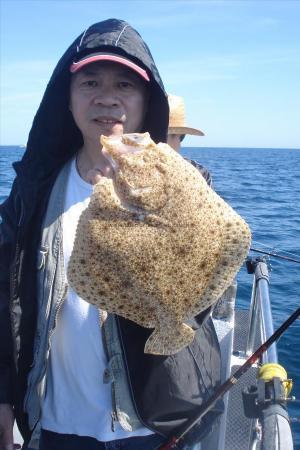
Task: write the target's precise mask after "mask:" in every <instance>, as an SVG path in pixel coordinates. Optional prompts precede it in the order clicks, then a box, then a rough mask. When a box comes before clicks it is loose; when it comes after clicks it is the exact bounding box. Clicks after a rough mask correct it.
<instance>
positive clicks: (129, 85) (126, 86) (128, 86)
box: [119, 81, 133, 89]
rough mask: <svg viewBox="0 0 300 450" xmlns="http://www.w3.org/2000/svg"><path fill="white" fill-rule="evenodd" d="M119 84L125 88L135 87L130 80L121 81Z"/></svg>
mask: <svg viewBox="0 0 300 450" xmlns="http://www.w3.org/2000/svg"><path fill="white" fill-rule="evenodd" d="M119 86H120V87H121V88H123V89H128V88H131V87H133V84H132V83H130V82H129V81H120V83H119Z"/></svg>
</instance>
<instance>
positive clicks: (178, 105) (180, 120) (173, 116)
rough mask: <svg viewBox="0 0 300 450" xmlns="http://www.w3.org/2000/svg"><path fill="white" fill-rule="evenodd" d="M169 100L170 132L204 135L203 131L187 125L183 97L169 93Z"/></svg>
mask: <svg viewBox="0 0 300 450" xmlns="http://www.w3.org/2000/svg"><path fill="white" fill-rule="evenodd" d="M168 101H169V108H170V113H169V129H168V133H169V134H180V135H181V134H192V135H196V136H204V133H203V131H201V130H197V129H196V128H191V127H187V126H186V125H185V110H184V100H183V97H178V96H177V95H171V94H169V95H168Z"/></svg>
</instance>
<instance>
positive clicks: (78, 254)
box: [68, 133, 251, 355]
mask: <svg viewBox="0 0 300 450" xmlns="http://www.w3.org/2000/svg"><path fill="white" fill-rule="evenodd" d="M101 143H102V145H103V147H104V150H103V153H104V154H105V155H106V156H107V158H108V159H109V160H110V161H111V162H112V164H113V167H114V169H115V170H114V176H113V178H112V179H108V178H102V179H101V180H100V182H99V183H97V184H96V185H95V186H94V191H93V194H92V196H91V200H90V203H89V206H88V208H87V209H86V210H85V211H84V212H83V213H82V215H81V217H80V219H79V223H78V226H77V231H76V237H75V243H74V248H73V252H72V255H71V258H70V262H69V266H68V280H69V283H70V284H71V286H72V287H73V288H74V289H75V290H76V291H77V293H78V294H79V295H80V296H81V297H82V298H83V299H85V300H86V301H88V302H90V303H91V304H94V305H96V306H98V307H99V308H101V309H103V310H106V311H107V312H109V313H115V314H118V315H120V316H123V317H125V318H127V319H130V320H132V321H134V322H136V323H138V324H139V325H141V326H143V327H148V328H154V331H153V333H152V334H151V335H150V337H149V339H148V341H147V342H146V345H145V352H147V353H152V354H161V355H169V354H174V353H176V352H178V351H180V350H181V349H182V348H183V347H185V346H187V345H189V344H190V343H191V342H192V341H193V338H194V331H193V330H192V329H191V328H190V327H189V326H188V325H187V324H186V323H185V322H186V321H187V320H188V319H190V318H192V317H194V316H195V315H196V314H198V313H200V312H201V311H203V310H204V309H206V308H207V307H209V306H210V305H212V304H213V303H215V302H216V301H217V300H218V298H219V297H220V296H221V295H222V293H223V292H224V291H225V289H226V288H227V287H228V286H229V285H230V284H231V282H232V280H233V279H234V277H235V275H236V273H237V271H238V270H239V268H240V266H241V264H242V263H243V261H244V259H245V257H246V255H247V253H248V251H249V247H250V240H251V232H250V229H249V227H248V225H247V224H246V222H245V221H244V220H243V219H242V218H241V217H240V216H239V215H238V214H237V213H236V212H235V211H234V210H233V209H232V208H231V207H230V206H229V205H228V204H227V203H226V202H225V201H224V200H223V199H222V198H221V197H219V196H218V195H217V194H216V193H215V192H214V191H213V190H212V189H211V188H210V187H209V186H208V185H207V183H206V181H205V180H204V178H203V177H202V175H201V174H200V173H199V172H198V170H197V169H196V168H195V167H193V166H192V165H191V164H190V163H189V162H187V161H185V160H184V159H183V158H182V157H181V156H180V155H179V154H178V153H176V152H175V151H174V150H173V149H171V148H170V147H169V146H168V145H167V144H162V143H160V144H155V143H154V142H153V141H152V140H151V138H150V136H149V134H148V133H145V134H133V135H123V136H121V137H118V138H115V137H114V138H108V137H105V136H102V137H101Z"/></svg>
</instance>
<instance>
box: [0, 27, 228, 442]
mask: <svg viewBox="0 0 300 450" xmlns="http://www.w3.org/2000/svg"><path fill="white" fill-rule="evenodd" d="M167 123H168V103H167V97H166V94H165V91H164V88H163V84H162V81H161V79H160V76H159V73H158V71H157V69H156V66H155V63H154V61H153V59H152V56H151V54H150V51H149V49H148V47H147V46H146V44H145V43H144V42H143V40H142V38H141V36H140V35H139V34H138V33H137V32H136V31H135V30H134V29H133V28H132V27H131V26H130V25H129V24H127V23H126V22H124V21H120V20H117V19H109V20H106V21H104V22H99V23H96V24H94V25H92V26H91V27H89V28H88V29H87V30H86V31H85V32H84V33H83V34H82V35H80V36H79V37H78V38H77V39H76V40H75V42H74V43H73V44H72V45H71V46H70V47H69V48H68V50H67V51H66V53H65V54H64V55H63V56H62V58H61V59H60V61H59V63H58V65H57V67H56V69H55V70H54V73H53V75H52V77H51V79H50V82H49V84H48V86H47V89H46V92H45V95H44V97H43V100H42V103H41V105H40V107H39V109H38V111H37V114H36V116H35V119H34V123H33V126H32V129H31V132H30V135H29V140H28V144H27V149H26V152H25V154H24V157H23V159H22V161H21V162H19V163H16V164H15V165H14V167H15V170H16V173H17V177H16V179H15V182H14V185H13V188H12V192H11V194H10V196H9V198H8V199H7V200H6V202H5V203H4V204H3V205H2V206H1V215H2V224H1V235H0V236H1V241H0V242H1V247H0V251H1V259H0V261H1V267H0V269H1V270H0V300H1V310H0V311H1V314H0V321H1V322H0V330H1V331H0V332H1V337H0V343H1V344H0V345H1V347H0V368H1V371H0V403H1V405H0V430H1V431H2V434H1V436H0V439H1V441H0V442H1V445H2V447H3V448H4V449H7V450H9V449H10V448H12V445H13V440H12V425H13V414H14V415H15V416H16V419H17V422H18V426H19V428H20V430H21V433H22V435H23V437H24V441H25V444H24V448H27V446H28V447H30V448H39V449H40V450H60V449H64V450H75V449H76V450H78V449H82V450H93V449H99V450H100V449H104V448H105V449H107V448H110V449H117V448H118V449H119V448H120V449H124V450H126V449H128V450H134V449H140V450H141V449H143V450H147V449H149V450H150V449H155V448H158V447H159V445H160V444H161V442H163V441H164V440H165V439H166V437H167V436H168V435H169V434H170V433H171V432H173V431H174V430H175V429H177V428H178V427H180V426H182V425H184V424H185V423H186V422H187V421H188V420H189V419H190V418H191V417H192V416H193V414H194V413H195V408H197V406H199V405H201V404H202V403H203V401H205V399H206V398H208V397H209V396H210V395H211V393H212V391H213V390H214V389H215V387H216V386H217V385H218V383H219V379H220V355H219V347H218V342H217V339H216V336H215V333H214V329H213V326H212V323H211V319H210V317H209V311H206V312H204V313H203V314H201V315H200V316H199V317H197V318H195V320H194V321H192V322H193V323H192V326H193V327H194V328H195V330H196V338H195V340H194V342H193V344H192V345H191V346H190V347H189V348H186V349H183V350H182V351H181V352H178V354H176V355H173V356H172V357H159V356H154V355H145V354H144V352H143V348H144V344H145V341H146V339H147V338H148V336H149V333H151V330H147V329H145V328H142V327H140V326H138V325H137V324H134V323H133V322H131V321H129V320H125V319H122V318H121V317H118V316H114V315H108V317H107V318H105V316H104V314H103V312H102V311H101V310H98V309H97V308H96V307H94V306H91V305H89V304H87V303H86V302H85V301H84V300H83V299H81V298H80V297H79V296H78V295H77V294H76V293H75V292H74V291H73V290H72V289H71V288H69V287H68V284H67V280H66V272H67V270H66V269H67V265H68V260H69V257H70V254H71V252H72V247H73V242H74V237H75V231H76V224H77V221H78V218H79V216H80V214H81V212H82V211H83V209H84V208H86V207H87V205H88V202H89V198H90V195H91V193H92V185H93V184H94V183H96V182H97V181H98V180H99V177H102V176H110V174H111V170H112V169H111V167H110V165H109V163H108V161H107V160H106V159H105V158H104V157H103V155H102V152H101V146H100V144H99V137H100V135H101V134H104V135H107V136H108V135H120V134H123V133H130V132H143V131H148V132H149V133H150V135H151V137H152V139H153V140H154V141H156V142H159V141H162V142H165V141H166V134H167ZM99 276H101V274H99ZM212 414H213V415H214V413H212ZM216 414H217V413H216ZM208 422H209V423H208ZM210 426H211V420H209V421H207V420H204V421H203V422H202V423H201V424H200V429H199V433H198V437H199V436H201V434H203V433H204V434H205V433H206V432H207V430H208V429H209V428H210ZM2 447H1V448H2Z"/></svg>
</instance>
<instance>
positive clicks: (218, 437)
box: [192, 252, 294, 450]
mask: <svg viewBox="0 0 300 450" xmlns="http://www.w3.org/2000/svg"><path fill="white" fill-rule="evenodd" d="M261 253H264V252H261ZM245 267H246V268H247V273H248V274H249V276H252V277H253V284H252V292H251V299H250V300H249V307H248V309H241V308H240V307H238V306H237V301H236V291H237V289H236V288H237V285H236V283H234V284H232V286H230V287H229V288H228V289H227V291H225V293H224V294H223V296H222V297H221V299H220V300H219V301H218V303H217V304H216V306H215V307H214V310H213V313H212V314H213V321H214V325H215V328H216V331H217V335H218V339H219V343H220V347H221V357H222V379H221V382H225V381H226V380H228V379H229V378H230V377H233V376H234V374H235V373H236V371H237V370H239V368H241V367H242V366H243V364H245V362H246V361H247V360H248V358H249V357H250V356H251V355H252V354H253V353H254V351H255V350H256V349H257V348H258V347H259V346H260V345H262V344H263V343H264V342H265V341H266V340H267V339H269V338H270V337H271V336H272V335H273V333H274V325H273V318H272V308H271V301H270V292H269V268H268V260H267V258H266V256H259V257H255V256H248V258H247V261H246V264H245ZM291 387H292V382H291V380H288V379H287V374H286V372H285V370H284V368H283V367H282V366H280V365H279V364H278V354H277V346H276V343H275V342H274V343H273V344H272V345H271V346H270V348H269V349H267V350H266V351H265V352H263V353H262V356H261V358H260V359H259V360H258V362H257V363H255V364H252V365H251V367H250V368H249V370H247V372H245V373H244V374H243V376H242V377H241V378H240V379H239V380H238V382H237V383H236V384H234V386H233V387H232V388H231V389H230V390H228V392H227V393H226V395H225V396H224V397H223V400H224V412H223V413H222V415H221V417H220V421H219V424H218V426H217V429H216V430H214V432H213V433H211V434H210V435H208V436H207V437H206V438H205V439H204V440H202V442H201V444H198V445H195V446H194V447H192V448H193V450H200V449H202V450H204V449H205V450H293V448H294V447H293V438H292V431H291V427H290V421H289V417H288V413H287V408H286V405H287V402H288V401H289V397H288V396H289V393H290V390H291Z"/></svg>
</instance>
